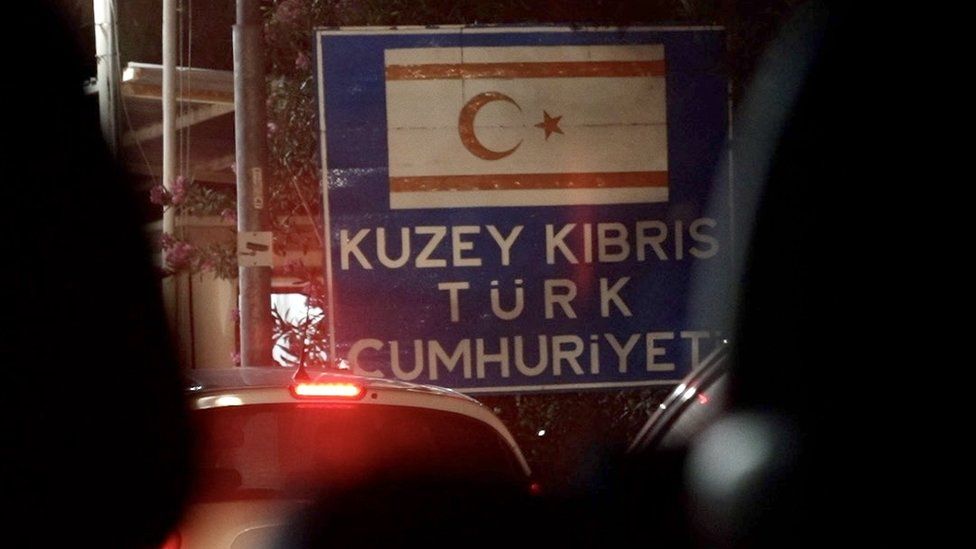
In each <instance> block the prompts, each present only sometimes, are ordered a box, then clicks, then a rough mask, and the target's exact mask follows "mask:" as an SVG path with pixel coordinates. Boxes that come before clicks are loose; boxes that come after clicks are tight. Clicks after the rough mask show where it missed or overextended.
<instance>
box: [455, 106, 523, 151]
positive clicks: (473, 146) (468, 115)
mask: <svg viewBox="0 0 976 549" xmlns="http://www.w3.org/2000/svg"><path fill="white" fill-rule="evenodd" d="M492 101H506V102H508V103H511V104H513V105H515V106H516V107H518V110H519V111H521V110H522V107H519V105H518V103H516V102H515V100H514V99H512V98H511V97H509V96H507V95H505V94H504V93H500V92H484V93H479V94H478V95H476V96H474V97H472V98H471V100H470V101H468V102H467V103H465V105H464V107H463V108H462V109H461V116H459V117H458V134H459V135H460V136H461V143H462V144H464V148H466V149H468V151H470V152H471V154H473V155H475V156H477V157H478V158H484V159H485V160H498V159H499V158H505V157H506V156H508V155H510V154H512V153H513V152H515V149H517V148H519V145H521V144H522V141H521V140H519V142H518V143H517V144H516V145H515V146H514V147H512V148H511V149H508V150H507V151H493V150H491V149H489V148H488V147H485V146H484V145H482V144H481V142H480V141H478V137H477V136H476V135H475V134H474V117H475V116H476V115H477V114H478V111H479V110H481V107H484V106H485V105H487V104H488V103H491V102H492Z"/></svg>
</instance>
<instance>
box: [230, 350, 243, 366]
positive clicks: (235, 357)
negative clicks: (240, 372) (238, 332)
mask: <svg viewBox="0 0 976 549" xmlns="http://www.w3.org/2000/svg"><path fill="white" fill-rule="evenodd" d="M230 360H231V362H233V363H234V366H240V365H241V353H240V352H239V351H234V352H232V353H231V354H230Z"/></svg>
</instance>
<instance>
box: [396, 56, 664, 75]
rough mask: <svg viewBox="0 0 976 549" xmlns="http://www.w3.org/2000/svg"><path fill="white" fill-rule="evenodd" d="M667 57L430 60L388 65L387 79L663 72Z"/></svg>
mask: <svg viewBox="0 0 976 549" xmlns="http://www.w3.org/2000/svg"><path fill="white" fill-rule="evenodd" d="M664 68H665V65H664V60H663V59H657V60H654V61H552V62H535V63H428V64H420V65H389V66H388V67H386V79H387V80H454V79H461V78H574V77H594V76H610V77H612V76H664Z"/></svg>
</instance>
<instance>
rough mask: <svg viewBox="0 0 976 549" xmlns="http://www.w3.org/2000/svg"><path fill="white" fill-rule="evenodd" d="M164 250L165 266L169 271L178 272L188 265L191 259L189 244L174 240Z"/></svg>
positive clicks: (190, 246)
mask: <svg viewBox="0 0 976 549" xmlns="http://www.w3.org/2000/svg"><path fill="white" fill-rule="evenodd" d="M166 248H167V249H166V255H165V257H166V264H167V265H168V266H169V268H170V269H172V270H174V271H178V270H180V269H182V268H183V267H186V266H187V265H189V264H190V260H191V259H192V258H193V246H192V245H191V244H190V243H189V242H183V241H181V240H176V241H175V242H173V244H172V245H171V246H166Z"/></svg>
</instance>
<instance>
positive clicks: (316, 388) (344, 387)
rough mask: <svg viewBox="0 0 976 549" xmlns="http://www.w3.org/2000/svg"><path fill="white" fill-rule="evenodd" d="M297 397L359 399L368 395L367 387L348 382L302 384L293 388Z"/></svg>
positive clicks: (293, 392) (297, 384)
mask: <svg viewBox="0 0 976 549" xmlns="http://www.w3.org/2000/svg"><path fill="white" fill-rule="evenodd" d="M291 392H292V394H293V395H295V396H296V397H305V398H309V397H334V398H348V399H359V398H363V395H365V394H366V387H364V386H362V385H358V384H356V383H346V382H320V383H315V382H311V381H309V382H300V383H296V384H294V385H292V386H291Z"/></svg>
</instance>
